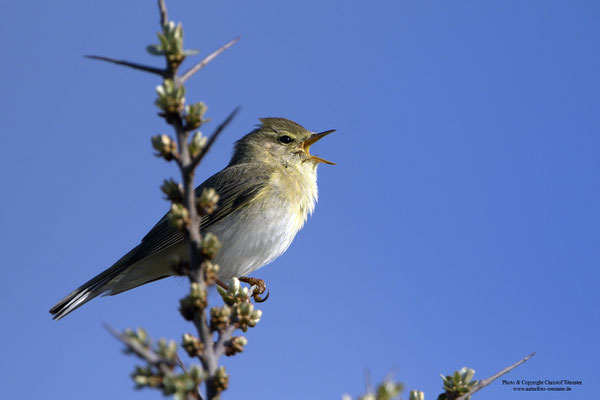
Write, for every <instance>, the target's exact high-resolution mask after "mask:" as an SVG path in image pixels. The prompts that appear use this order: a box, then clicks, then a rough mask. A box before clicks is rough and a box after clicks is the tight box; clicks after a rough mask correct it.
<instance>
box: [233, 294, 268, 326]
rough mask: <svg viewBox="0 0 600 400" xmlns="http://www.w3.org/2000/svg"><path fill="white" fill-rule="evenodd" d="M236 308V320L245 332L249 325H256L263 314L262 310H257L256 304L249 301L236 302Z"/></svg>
mask: <svg viewBox="0 0 600 400" xmlns="http://www.w3.org/2000/svg"><path fill="white" fill-rule="evenodd" d="M234 310H235V321H236V323H237V325H238V327H239V328H240V329H241V330H242V331H243V332H246V331H247V330H248V328H249V327H250V328H252V327H255V326H256V324H257V323H258V321H260V317H261V316H262V311H260V310H255V309H254V305H253V304H252V303H250V302H249V301H243V302H241V303H238V304H236V306H235V308H234Z"/></svg>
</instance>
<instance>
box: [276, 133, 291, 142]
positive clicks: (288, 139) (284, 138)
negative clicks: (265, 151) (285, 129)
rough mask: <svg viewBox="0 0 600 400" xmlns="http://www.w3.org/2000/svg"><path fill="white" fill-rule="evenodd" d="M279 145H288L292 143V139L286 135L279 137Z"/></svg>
mask: <svg viewBox="0 0 600 400" xmlns="http://www.w3.org/2000/svg"><path fill="white" fill-rule="evenodd" d="M279 143H282V144H290V143H292V138H291V137H289V136H287V135H283V136H279Z"/></svg>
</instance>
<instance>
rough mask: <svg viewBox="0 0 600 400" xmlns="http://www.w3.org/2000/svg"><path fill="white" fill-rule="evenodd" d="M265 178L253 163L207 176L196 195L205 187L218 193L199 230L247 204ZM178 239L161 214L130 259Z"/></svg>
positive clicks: (265, 173)
mask: <svg viewBox="0 0 600 400" xmlns="http://www.w3.org/2000/svg"><path fill="white" fill-rule="evenodd" d="M268 179H269V174H268V171H267V170H265V168H264V166H261V165H256V164H237V165H233V166H229V167H227V168H225V169H224V170H222V171H221V172H218V173H217V174H215V175H213V176H212V177H210V178H208V179H207V180H206V181H205V182H204V183H203V184H202V185H200V186H198V187H197V188H196V196H200V194H201V193H202V191H203V190H204V189H205V188H214V189H216V190H217V193H218V194H219V202H218V207H217V209H216V210H215V212H213V213H212V214H210V215H206V216H204V217H202V220H201V225H200V226H201V229H206V228H209V227H210V226H211V225H213V224H214V223H216V222H218V221H220V220H222V219H223V218H225V217H227V216H228V215H229V214H231V213H232V212H234V211H236V210H238V209H240V208H242V207H244V206H245V205H247V204H248V203H249V202H250V201H251V200H252V199H253V198H254V197H255V196H256V195H257V194H258V193H259V192H260V191H261V189H263V188H264V187H265V185H266V184H267V182H268ZM182 240H183V235H182V234H181V233H180V232H179V231H178V230H177V229H175V228H174V227H173V226H172V225H171V224H170V223H169V221H168V220H167V215H166V214H165V215H164V216H163V217H162V218H161V219H160V221H158V222H157V223H156V225H154V227H153V228H152V229H151V230H150V231H149V232H148V233H147V234H146V236H144V238H143V239H142V243H141V244H140V246H139V248H138V251H137V252H136V254H135V257H134V258H135V259H136V260H135V261H133V262H136V261H138V260H141V259H144V258H146V257H148V256H151V255H152V254H155V253H157V252H159V251H161V250H164V249H166V248H168V247H171V246H173V245H174V244H177V243H179V242H180V241H182Z"/></svg>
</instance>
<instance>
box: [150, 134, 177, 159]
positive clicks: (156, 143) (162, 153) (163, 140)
mask: <svg viewBox="0 0 600 400" xmlns="http://www.w3.org/2000/svg"><path fill="white" fill-rule="evenodd" d="M152 147H154V149H155V150H157V151H158V153H157V154H156V155H157V156H158V157H163V158H164V159H165V160H167V161H171V160H173V159H174V158H175V157H177V144H176V143H175V141H174V140H173V139H171V138H170V137H169V136H168V135H164V134H163V135H154V136H152Z"/></svg>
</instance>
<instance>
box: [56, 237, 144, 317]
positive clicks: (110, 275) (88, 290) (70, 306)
mask: <svg viewBox="0 0 600 400" xmlns="http://www.w3.org/2000/svg"><path fill="white" fill-rule="evenodd" d="M136 250H137V247H136V248H134V249H133V250H131V251H130V252H129V253H127V254H125V255H124V256H123V257H121V259H120V260H119V261H117V262H116V263H115V264H114V265H113V266H112V267H110V268H109V269H107V270H106V271H104V272H102V273H100V274H98V275H96V276H95V277H93V278H92V279H90V280H89V281H87V282H86V283H84V284H83V285H81V286H80V287H78V288H77V289H75V290H74V291H73V292H71V293H70V294H68V295H67V296H65V298H64V299H62V300H61V301H59V302H58V303H56V305H55V306H54V307H52V308H51V309H50V314H52V315H53V317H52V319H56V320H58V319H61V318H63V317H64V316H66V315H67V314H69V313H71V312H72V311H73V310H75V309H77V308H79V307H81V306H82V305H84V304H85V303H87V302H88V301H90V300H92V299H93V298H95V297H97V296H99V295H101V294H102V293H104V292H106V291H108V290H110V287H109V286H108V284H109V283H110V282H111V281H112V280H113V279H115V278H116V277H117V276H119V275H120V274H121V273H123V272H124V271H125V270H126V269H127V268H129V267H130V266H131V265H132V259H133V258H134V255H135V252H136Z"/></svg>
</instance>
